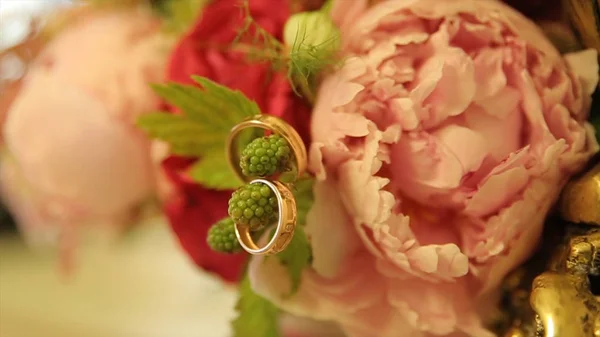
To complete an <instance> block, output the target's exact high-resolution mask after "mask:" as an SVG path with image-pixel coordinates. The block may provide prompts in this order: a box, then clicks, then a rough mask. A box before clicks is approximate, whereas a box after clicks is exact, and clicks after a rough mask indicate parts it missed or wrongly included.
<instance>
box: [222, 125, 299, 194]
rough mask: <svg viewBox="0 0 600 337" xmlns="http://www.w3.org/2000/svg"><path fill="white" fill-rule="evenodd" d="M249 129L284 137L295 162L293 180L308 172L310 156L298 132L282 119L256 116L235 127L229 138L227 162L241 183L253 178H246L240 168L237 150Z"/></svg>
mask: <svg viewBox="0 0 600 337" xmlns="http://www.w3.org/2000/svg"><path fill="white" fill-rule="evenodd" d="M249 128H261V129H264V130H269V131H271V132H273V133H274V134H278V135H280V136H281V137H283V139H285V140H286V141H287V142H288V144H289V145H290V148H291V150H292V154H293V155H294V160H295V168H294V169H295V172H294V175H293V176H292V179H291V180H292V181H295V180H297V179H298V178H299V177H301V176H302V174H303V173H304V172H305V171H306V165H307V164H306V163H307V161H308V155H307V153H306V147H305V146H304V142H303V141H302V138H301V137H300V135H299V134H298V132H296V130H295V129H294V128H293V127H291V126H290V125H289V124H288V123H286V122H285V121H283V120H282V119H280V118H277V117H275V116H270V115H256V116H253V117H250V118H248V119H246V120H244V121H243V122H241V123H239V124H238V125H236V126H234V127H233V129H231V132H230V133H229V137H228V138H227V149H226V153H227V161H228V162H229V166H231V168H233V170H234V172H235V174H236V176H237V177H238V178H239V179H240V180H241V181H243V182H246V183H247V182H249V181H250V180H252V178H251V177H246V176H245V175H244V174H243V173H242V169H241V167H240V153H239V149H238V148H237V144H236V140H237V137H238V136H239V134H240V133H241V132H242V131H243V130H246V129H249ZM282 180H284V179H282ZM286 182H289V181H286Z"/></svg>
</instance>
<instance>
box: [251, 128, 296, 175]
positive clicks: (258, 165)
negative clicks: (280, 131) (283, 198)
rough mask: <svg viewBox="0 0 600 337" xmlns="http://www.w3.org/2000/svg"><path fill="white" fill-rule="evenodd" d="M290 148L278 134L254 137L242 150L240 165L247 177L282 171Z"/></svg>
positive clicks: (287, 162) (288, 160) (287, 160)
mask: <svg viewBox="0 0 600 337" xmlns="http://www.w3.org/2000/svg"><path fill="white" fill-rule="evenodd" d="M291 153H292V150H291V149H290V146H289V144H288V143H287V141H286V140H285V139H284V138H283V137H281V136H280V135H276V134H275V135H270V136H266V137H260V138H256V139H254V140H253V141H252V142H250V144H248V145H247V146H246V147H245V148H244V150H243V151H242V158H241V160H240V166H241V168H242V173H243V174H244V175H245V176H248V177H267V176H271V175H273V174H275V173H279V172H282V171H284V170H285V169H286V167H287V166H288V164H289V162H290V159H291Z"/></svg>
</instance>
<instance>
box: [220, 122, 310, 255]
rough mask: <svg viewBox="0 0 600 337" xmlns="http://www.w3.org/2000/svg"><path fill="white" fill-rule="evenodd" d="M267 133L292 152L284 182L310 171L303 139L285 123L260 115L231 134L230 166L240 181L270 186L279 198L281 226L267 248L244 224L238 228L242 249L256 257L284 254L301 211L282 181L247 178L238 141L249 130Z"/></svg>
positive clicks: (234, 129)
mask: <svg viewBox="0 0 600 337" xmlns="http://www.w3.org/2000/svg"><path fill="white" fill-rule="evenodd" d="M256 128H258V129H263V130H266V131H268V132H272V133H274V134H278V135H280V136H281V137H283V138H284V139H285V140H286V141H287V142H288V144H289V145H290V148H291V150H292V154H293V157H294V162H293V164H292V167H291V169H290V170H289V171H288V172H284V173H283V174H282V175H281V176H280V180H284V181H285V182H287V183H293V182H295V181H296V180H298V178H300V177H301V176H302V175H303V174H304V172H305V171H306V166H307V157H308V156H307V153H306V147H305V146H304V142H303V141H302V138H301V137H300V135H299V134H298V133H297V132H296V130H294V128H293V127H291V126H290V125H288V124H287V123H286V122H284V121H283V120H281V119H279V118H277V117H274V116H269V115H258V116H254V117H252V118H249V119H247V120H245V121H243V122H242V123H240V124H238V125H236V126H235V127H234V128H233V129H232V130H231V132H230V134H229V137H228V139H227V149H226V151H227V160H228V162H229V166H230V167H231V168H232V169H233V170H234V172H235V173H236V175H237V177H238V178H239V179H240V180H242V181H244V182H247V183H250V184H265V185H266V186H268V187H269V188H270V189H271V190H272V191H273V193H274V194H275V197H276V198H277V207H278V209H279V212H278V219H277V225H276V227H275V232H274V234H273V236H272V237H271V239H270V240H269V242H268V243H267V244H266V245H264V246H262V247H261V246H259V245H258V244H257V243H256V242H254V239H253V238H252V235H251V232H250V227H249V226H247V225H242V224H237V223H236V224H235V235H236V237H237V239H238V241H239V242H240V245H241V246H242V248H243V249H244V250H245V251H246V252H248V253H250V254H253V255H271V254H277V253H279V252H281V251H283V250H284V249H285V248H286V247H287V245H288V244H289V243H290V242H291V240H292V237H293V235H294V230H295V229H296V220H297V217H298V211H297V208H296V199H295V198H294V195H293V194H292V192H291V189H290V187H289V186H288V185H287V184H285V183H283V182H281V181H271V180H268V179H253V180H251V178H249V177H246V176H245V175H244V174H243V173H242V169H241V167H240V164H239V163H240V149H239V148H238V146H237V145H238V139H239V137H240V136H241V135H243V132H244V131H245V130H248V129H256Z"/></svg>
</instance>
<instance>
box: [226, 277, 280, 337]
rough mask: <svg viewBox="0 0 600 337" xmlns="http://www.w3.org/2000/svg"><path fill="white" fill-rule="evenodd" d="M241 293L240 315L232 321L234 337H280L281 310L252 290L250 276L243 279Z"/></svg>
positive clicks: (238, 303) (238, 307)
mask: <svg viewBox="0 0 600 337" xmlns="http://www.w3.org/2000/svg"><path fill="white" fill-rule="evenodd" d="M239 295H240V297H239V299H238V302H237V305H236V310H237V312H238V317H237V318H236V319H234V320H233V321H232V322H231V325H232V328H233V337H258V336H260V337H280V336H281V333H280V331H279V310H278V309H277V307H276V306H275V305H273V303H271V302H269V301H268V300H266V299H265V298H263V297H261V296H259V295H257V294H256V293H254V291H252V288H251V287H250V280H249V279H248V277H246V278H244V280H242V283H241V284H240V288H239Z"/></svg>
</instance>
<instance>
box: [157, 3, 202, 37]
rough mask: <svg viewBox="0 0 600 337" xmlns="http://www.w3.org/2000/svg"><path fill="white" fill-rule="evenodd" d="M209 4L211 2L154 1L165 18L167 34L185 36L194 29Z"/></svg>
mask: <svg viewBox="0 0 600 337" xmlns="http://www.w3.org/2000/svg"><path fill="white" fill-rule="evenodd" d="M209 2H210V0H162V1H152V3H153V4H154V6H155V8H156V9H157V11H158V12H159V13H160V14H161V15H162V16H163V18H164V30H165V32H166V33H168V34H175V35H180V34H183V33H185V32H186V31H187V30H188V29H189V28H190V27H192V26H193V25H194V24H195V22H196V21H197V20H198V17H199V16H200V15H201V13H202V9H203V8H204V6H206V5H207V4H208V3H209Z"/></svg>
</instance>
